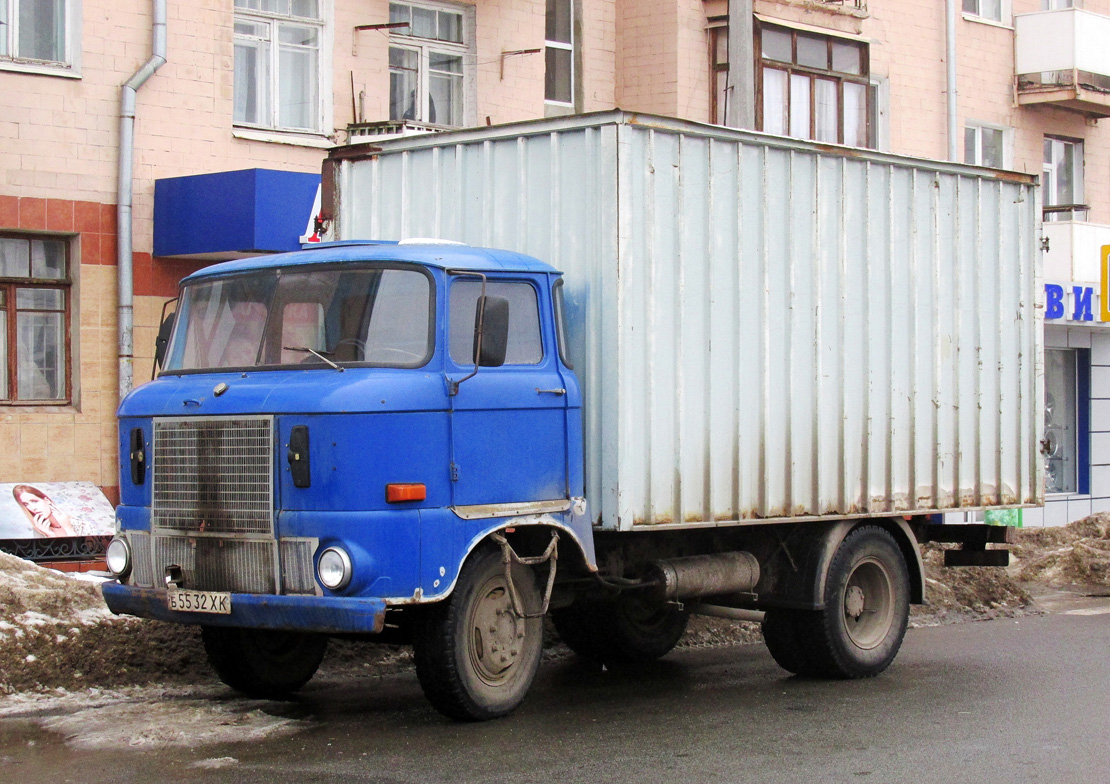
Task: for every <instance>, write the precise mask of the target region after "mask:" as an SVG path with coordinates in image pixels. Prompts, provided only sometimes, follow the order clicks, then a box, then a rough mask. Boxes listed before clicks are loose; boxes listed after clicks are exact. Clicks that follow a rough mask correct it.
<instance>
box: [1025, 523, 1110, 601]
mask: <svg viewBox="0 0 1110 784" xmlns="http://www.w3.org/2000/svg"><path fill="white" fill-rule="evenodd" d="M1011 551H1012V554H1013V557H1012V561H1013V562H1014V563H1013V564H1012V565H1011V566H1010V569H1009V572H1010V574H1011V575H1012V576H1014V577H1015V578H1016V579H1018V580H1021V581H1023V582H1037V583H1042V584H1044V585H1047V586H1051V587H1054V588H1079V589H1082V590H1090V589H1092V588H1096V587H1105V586H1110V513H1107V512H1102V513H1100V514H1096V515H1092V516H1091V517H1085V518H1084V519H1082V520H1077V521H1075V522H1074V523H1072V524H1070V525H1066V526H1063V527H1061V528H1039V529H1026V530H1024V531H1022V532H1021V535H1020V536H1019V539H1018V544H1017V546H1015V547H1012V548H1011Z"/></svg>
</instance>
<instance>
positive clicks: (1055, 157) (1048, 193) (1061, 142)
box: [1041, 136, 1085, 220]
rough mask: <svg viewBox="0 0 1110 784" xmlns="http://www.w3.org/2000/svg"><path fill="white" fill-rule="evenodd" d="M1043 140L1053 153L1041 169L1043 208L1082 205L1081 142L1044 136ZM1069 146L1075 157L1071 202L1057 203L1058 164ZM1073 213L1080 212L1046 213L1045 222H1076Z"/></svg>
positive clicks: (1082, 166) (1073, 158) (1079, 140)
mask: <svg viewBox="0 0 1110 784" xmlns="http://www.w3.org/2000/svg"><path fill="white" fill-rule="evenodd" d="M1044 140H1045V142H1046V143H1051V149H1052V151H1053V152H1052V155H1051V157H1052V160H1051V161H1045V162H1043V164H1042V168H1041V175H1042V177H1041V193H1042V200H1043V204H1044V206H1045V207H1053V206H1058V205H1063V204H1083V198H1084V197H1083V193H1084V185H1083V168H1084V161H1083V140H1082V139H1062V138H1058V137H1055V136H1045V137H1044ZM1069 146H1070V147H1073V148H1074V149H1075V155H1074V156H1073V157H1072V160H1073V161H1075V162H1076V166H1075V169H1076V170H1075V171H1074V172H1072V193H1071V201H1057V199H1056V186H1057V172H1058V171H1059V166H1060V162H1061V161H1062V159H1063V154H1062V153H1063V150H1064V149H1065V148H1066V147H1069ZM1075 212H1080V210H1076V211H1074V212H1072V213H1048V214H1046V215H1045V220H1077V218H1076V216H1075ZM1084 218H1085V216H1084Z"/></svg>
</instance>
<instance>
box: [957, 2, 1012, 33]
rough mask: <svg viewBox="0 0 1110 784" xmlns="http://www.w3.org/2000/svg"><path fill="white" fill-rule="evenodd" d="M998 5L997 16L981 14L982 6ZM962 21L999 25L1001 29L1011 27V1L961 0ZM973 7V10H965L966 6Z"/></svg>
mask: <svg viewBox="0 0 1110 784" xmlns="http://www.w3.org/2000/svg"><path fill="white" fill-rule="evenodd" d="M993 2H997V3H998V16H997V17H995V16H988V15H987V14H984V13H983V6H984V5H985V4H987V3H993ZM963 3H964V8H963V15H964V19H967V20H968V21H969V22H983V23H985V24H994V25H1001V26H1002V27H1012V26H1013V21H1014V13H1013V5H1012V2H1011V0H963ZM969 4H970V5H974V7H975V10H971V9H969V8H967V6H968V5H969Z"/></svg>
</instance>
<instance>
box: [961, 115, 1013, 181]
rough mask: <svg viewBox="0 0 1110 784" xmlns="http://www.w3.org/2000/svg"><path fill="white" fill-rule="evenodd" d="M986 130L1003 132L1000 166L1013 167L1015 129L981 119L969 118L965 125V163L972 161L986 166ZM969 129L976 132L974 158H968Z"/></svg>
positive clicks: (975, 164) (976, 164)
mask: <svg viewBox="0 0 1110 784" xmlns="http://www.w3.org/2000/svg"><path fill="white" fill-rule="evenodd" d="M985 130H986V131H1001V132H1002V165H1001V167H1000V168H1003V169H1012V168H1013V166H1014V129H1013V128H1010V127H1008V126H1005V125H998V124H996V123H989V122H980V121H979V120H968V121H967V123H966V124H965V125H964V134H965V145H964V163H970V164H972V165H973V166H986V164H985V163H983V131H985ZM968 131H974V132H975V151H974V155H973V156H972V157H973V160H968V159H967V145H966V134H967V132H968Z"/></svg>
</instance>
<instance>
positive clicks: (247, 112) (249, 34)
mask: <svg viewBox="0 0 1110 784" xmlns="http://www.w3.org/2000/svg"><path fill="white" fill-rule="evenodd" d="M323 33H324V22H323V19H322V18H321V16H320V8H319V0H235V115H234V118H235V123H236V125H247V126H254V127H259V128H271V129H274V130H282V131H315V132H319V131H320V130H321V127H322V125H323V121H322V119H321V117H322V108H321V100H320V96H321V93H322V90H321V83H320V79H321V73H320V44H321V40H322V39H323Z"/></svg>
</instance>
